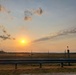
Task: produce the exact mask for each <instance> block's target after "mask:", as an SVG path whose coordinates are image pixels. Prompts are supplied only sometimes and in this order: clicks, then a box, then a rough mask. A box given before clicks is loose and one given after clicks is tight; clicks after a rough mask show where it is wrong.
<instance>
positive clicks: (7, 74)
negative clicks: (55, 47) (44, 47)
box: [0, 53, 76, 75]
mask: <svg viewBox="0 0 76 75" xmlns="http://www.w3.org/2000/svg"><path fill="white" fill-rule="evenodd" d="M26 58H68V55H67V53H1V54H0V59H26ZM70 58H76V53H70ZM71 72H72V73H76V63H74V64H72V63H71V66H67V64H64V67H63V68H61V67H60V64H57V63H54V64H53V63H52V64H43V65H42V68H39V64H23V65H20V64H18V69H17V70H15V65H13V64H11V65H10V64H0V75H27V74H41V73H71ZM49 75H51V74H49ZM55 75H56V74H55ZM65 75H67V74H65ZM71 75H72V74H71Z"/></svg>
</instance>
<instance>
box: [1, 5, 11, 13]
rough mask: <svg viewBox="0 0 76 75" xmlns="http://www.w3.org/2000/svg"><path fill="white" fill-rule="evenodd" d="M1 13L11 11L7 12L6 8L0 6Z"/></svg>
mask: <svg viewBox="0 0 76 75" xmlns="http://www.w3.org/2000/svg"><path fill="white" fill-rule="evenodd" d="M0 12H6V13H10V11H9V10H7V9H6V8H5V7H4V6H2V5H0Z"/></svg>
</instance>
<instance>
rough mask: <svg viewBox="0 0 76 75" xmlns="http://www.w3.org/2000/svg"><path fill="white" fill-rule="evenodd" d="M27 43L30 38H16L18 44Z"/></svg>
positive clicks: (23, 44)
mask: <svg viewBox="0 0 76 75" xmlns="http://www.w3.org/2000/svg"><path fill="white" fill-rule="evenodd" d="M29 43H30V40H29V39H28V38H19V39H18V45H19V46H28V45H29Z"/></svg>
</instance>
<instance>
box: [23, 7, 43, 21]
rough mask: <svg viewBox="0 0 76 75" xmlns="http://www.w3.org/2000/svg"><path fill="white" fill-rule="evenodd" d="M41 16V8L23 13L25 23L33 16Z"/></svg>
mask: <svg viewBox="0 0 76 75" xmlns="http://www.w3.org/2000/svg"><path fill="white" fill-rule="evenodd" d="M42 14H43V10H42V8H38V9H32V10H26V11H24V20H25V21H29V20H30V21H31V20H32V17H33V15H38V16H41V15H42Z"/></svg>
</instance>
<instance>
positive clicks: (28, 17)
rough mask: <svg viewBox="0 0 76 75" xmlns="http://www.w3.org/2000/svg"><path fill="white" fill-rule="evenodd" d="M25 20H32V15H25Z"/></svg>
mask: <svg viewBox="0 0 76 75" xmlns="http://www.w3.org/2000/svg"><path fill="white" fill-rule="evenodd" d="M24 20H26V21H31V20H32V17H30V16H25V18H24Z"/></svg>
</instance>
